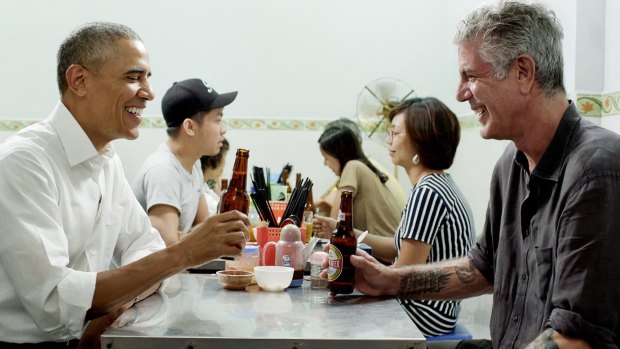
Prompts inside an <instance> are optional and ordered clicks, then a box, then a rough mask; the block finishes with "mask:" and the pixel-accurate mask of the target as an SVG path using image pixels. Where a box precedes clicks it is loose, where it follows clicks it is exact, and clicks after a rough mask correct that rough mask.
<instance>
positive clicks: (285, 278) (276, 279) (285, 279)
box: [254, 265, 294, 292]
mask: <svg viewBox="0 0 620 349" xmlns="http://www.w3.org/2000/svg"><path fill="white" fill-rule="evenodd" d="M293 271H294V269H293V268H291V267H281V266H273V265H263V266H258V267H254V278H255V279H256V283H257V284H258V286H260V288H262V289H263V290H265V291H270V292H278V291H282V290H284V289H285V288H287V287H288V286H289V285H290V284H291V280H293Z"/></svg>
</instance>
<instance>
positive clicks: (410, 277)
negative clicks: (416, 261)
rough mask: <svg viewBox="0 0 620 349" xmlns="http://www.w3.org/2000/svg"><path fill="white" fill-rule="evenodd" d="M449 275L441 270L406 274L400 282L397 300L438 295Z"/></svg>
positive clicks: (446, 282)
mask: <svg viewBox="0 0 620 349" xmlns="http://www.w3.org/2000/svg"><path fill="white" fill-rule="evenodd" d="M449 279H450V275H449V274H448V273H447V272H445V271H443V270H441V269H434V270H426V271H423V272H418V273H408V274H406V275H403V277H402V279H401V280H400V290H399V291H398V297H399V298H413V297H415V296H417V295H421V294H428V293H439V292H440V291H441V290H443V289H444V288H445V287H446V285H447V284H448V281H449Z"/></svg>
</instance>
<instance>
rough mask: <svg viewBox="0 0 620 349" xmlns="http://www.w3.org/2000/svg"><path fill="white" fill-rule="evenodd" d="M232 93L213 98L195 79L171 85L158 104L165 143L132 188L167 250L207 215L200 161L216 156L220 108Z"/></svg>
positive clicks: (234, 94)
mask: <svg viewBox="0 0 620 349" xmlns="http://www.w3.org/2000/svg"><path fill="white" fill-rule="evenodd" d="M236 97H237V92H236V91H235V92H229V93H224V94H218V93H217V92H216V91H215V90H214V89H213V88H212V87H211V86H209V85H208V84H207V83H206V82H204V81H203V80H200V79H188V80H183V81H181V82H176V83H174V84H173V85H172V87H170V89H168V91H167V92H166V94H165V95H164V97H163V99H162V102H161V105H162V112H163V114H164V119H165V120H166V125H167V126H168V129H167V132H168V140H167V141H166V142H164V143H162V144H161V145H160V146H159V148H158V149H157V151H156V152H155V153H153V154H152V155H151V156H149V157H148V158H147V160H146V161H145V162H144V164H143V165H142V168H141V169H140V170H139V171H138V174H137V175H136V178H135V179H134V182H133V185H132V189H133V192H134V194H135V195H136V198H137V199H138V202H140V205H142V207H143V208H144V210H145V211H146V212H147V213H148V215H149V218H150V219H151V223H152V224H153V227H155V228H156V229H157V230H159V232H160V234H161V236H162V238H163V239H164V241H165V242H166V245H167V246H170V245H171V244H174V243H175V242H177V241H178V240H179V237H180V236H181V234H186V233H188V232H189V231H190V229H191V228H192V227H193V226H194V225H196V224H198V223H201V222H203V221H204V220H205V219H207V217H208V216H209V215H210V214H213V213H215V212H208V208H207V203H206V201H205V197H204V195H203V194H204V189H203V184H202V182H203V175H202V170H201V167H200V161H199V159H200V157H201V156H203V155H216V154H217V153H219V152H220V148H221V147H222V142H223V141H224V134H225V133H226V127H225V126H224V124H223V123H222V116H223V113H222V112H223V109H224V107H225V106H226V105H228V104H230V103H232V102H233V101H234V100H235V98H236Z"/></svg>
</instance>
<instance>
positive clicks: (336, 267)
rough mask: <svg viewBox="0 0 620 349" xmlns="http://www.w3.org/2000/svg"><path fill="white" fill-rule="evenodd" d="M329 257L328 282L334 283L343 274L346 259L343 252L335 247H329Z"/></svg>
mask: <svg viewBox="0 0 620 349" xmlns="http://www.w3.org/2000/svg"><path fill="white" fill-rule="evenodd" d="M328 255H329V257H328V262H329V265H328V268H327V281H334V280H336V279H338V277H339V276H340V275H341V274H342V267H343V265H344V259H343V256H342V252H340V250H339V249H338V247H336V246H334V245H330V246H329V252H328Z"/></svg>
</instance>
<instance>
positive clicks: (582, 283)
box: [547, 171, 620, 348]
mask: <svg viewBox="0 0 620 349" xmlns="http://www.w3.org/2000/svg"><path fill="white" fill-rule="evenodd" d="M619 227H620V173H617V172H613V171H607V172H603V173H586V174H585V175H584V176H583V178H582V179H581V180H580V181H579V182H577V185H575V190H574V192H573V193H572V195H571V196H570V197H569V200H568V202H567V204H566V209H565V211H564V212H563V215H562V217H561V221H560V223H559V228H558V232H559V236H558V250H557V263H556V269H555V278H554V282H553V285H552V287H553V298H552V302H553V305H554V309H553V310H552V311H551V316H550V318H549V320H548V322H547V326H549V327H552V328H553V329H555V330H556V331H559V332H561V333H563V334H566V335H568V336H573V337H579V338H584V339H585V340H587V341H588V342H590V344H592V346H593V347H596V348H617V343H618V332H619V330H620V309H619V308H618V306H620V291H619V290H620V277H619V274H618V273H619V270H620V258H618V251H620V228H619Z"/></svg>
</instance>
